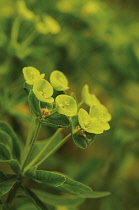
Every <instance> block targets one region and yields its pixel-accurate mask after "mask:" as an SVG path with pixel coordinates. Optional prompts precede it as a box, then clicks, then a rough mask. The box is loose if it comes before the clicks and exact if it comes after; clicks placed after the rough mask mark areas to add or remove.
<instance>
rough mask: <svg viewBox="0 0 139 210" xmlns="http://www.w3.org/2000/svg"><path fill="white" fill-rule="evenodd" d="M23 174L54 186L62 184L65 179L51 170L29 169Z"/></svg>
mask: <svg viewBox="0 0 139 210" xmlns="http://www.w3.org/2000/svg"><path fill="white" fill-rule="evenodd" d="M25 175H26V176H27V177H29V178H32V179H35V180H37V181H40V182H42V183H45V184H48V185H52V186H54V187H58V186H60V185H62V184H63V183H64V182H65V180H66V178H65V176H64V175H61V174H60V173H58V172H51V171H42V170H34V169H29V170H28V171H27V172H26V173H25Z"/></svg>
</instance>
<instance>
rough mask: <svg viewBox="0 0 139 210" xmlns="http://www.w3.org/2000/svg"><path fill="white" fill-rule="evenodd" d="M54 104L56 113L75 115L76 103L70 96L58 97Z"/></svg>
mask: <svg viewBox="0 0 139 210" xmlns="http://www.w3.org/2000/svg"><path fill="white" fill-rule="evenodd" d="M55 102H56V109H57V112H58V113H60V114H64V115H67V116H74V115H75V114H76V113H77V103H76V101H75V100H74V99H73V98H72V97H71V96H68V95H58V96H57V97H56V100H55Z"/></svg>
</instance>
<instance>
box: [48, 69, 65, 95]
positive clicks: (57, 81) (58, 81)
mask: <svg viewBox="0 0 139 210" xmlns="http://www.w3.org/2000/svg"><path fill="white" fill-rule="evenodd" d="M50 82H51V84H52V86H53V88H54V89H55V90H58V91H63V90H67V89H69V87H68V80H67V78H66V76H65V75H64V74H63V73H62V72H61V71H58V70H56V71H53V72H52V73H51V75H50Z"/></svg>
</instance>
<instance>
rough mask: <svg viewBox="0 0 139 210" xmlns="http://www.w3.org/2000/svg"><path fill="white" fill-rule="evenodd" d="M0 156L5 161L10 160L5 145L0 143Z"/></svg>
mask: <svg viewBox="0 0 139 210" xmlns="http://www.w3.org/2000/svg"><path fill="white" fill-rule="evenodd" d="M0 154H1V156H2V157H4V158H5V159H10V158H11V154H10V151H9V149H8V147H6V145H5V144H2V143H0Z"/></svg>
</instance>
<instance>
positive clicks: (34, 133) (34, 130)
mask: <svg viewBox="0 0 139 210" xmlns="http://www.w3.org/2000/svg"><path fill="white" fill-rule="evenodd" d="M40 127H41V122H40V121H39V120H38V119H37V118H35V119H33V120H32V125H31V128H30V132H29V135H28V138H27V142H26V146H25V149H24V152H23V161H22V166H21V172H23V171H24V167H25V166H26V163H27V161H28V159H29V156H30V154H31V152H32V149H33V146H34V143H35V141H36V139H37V137H38V133H39V130H40Z"/></svg>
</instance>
